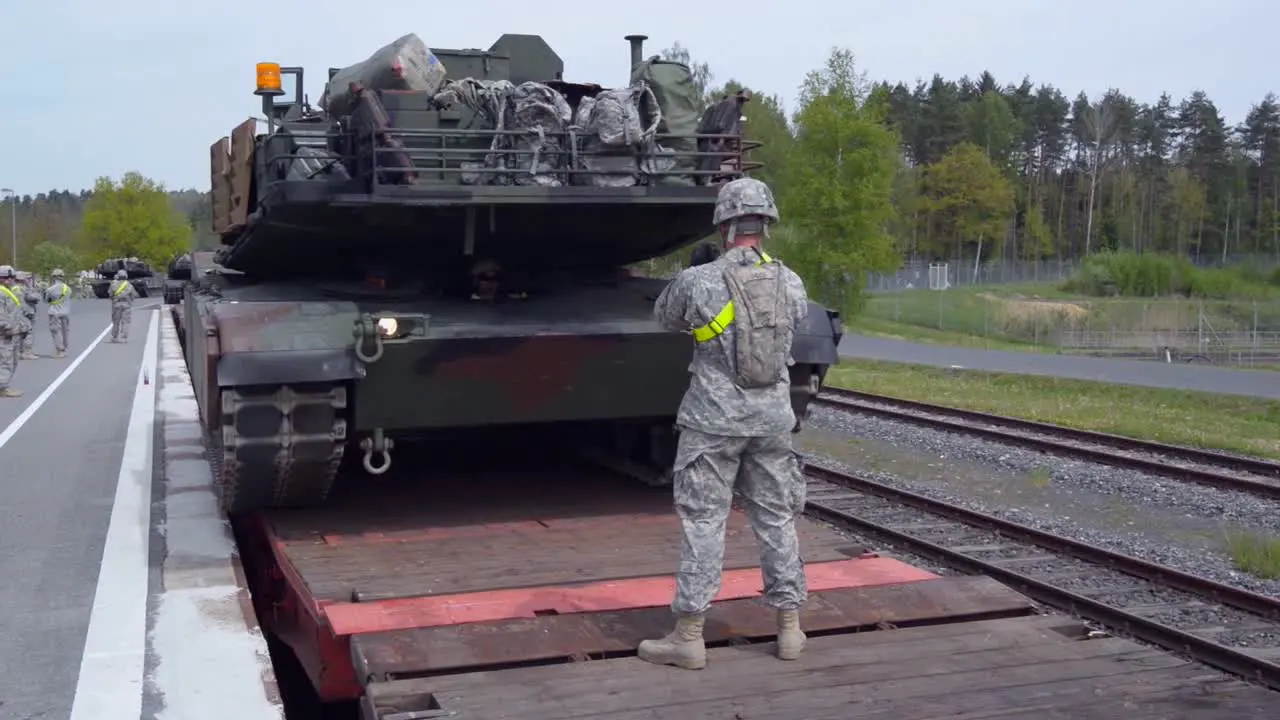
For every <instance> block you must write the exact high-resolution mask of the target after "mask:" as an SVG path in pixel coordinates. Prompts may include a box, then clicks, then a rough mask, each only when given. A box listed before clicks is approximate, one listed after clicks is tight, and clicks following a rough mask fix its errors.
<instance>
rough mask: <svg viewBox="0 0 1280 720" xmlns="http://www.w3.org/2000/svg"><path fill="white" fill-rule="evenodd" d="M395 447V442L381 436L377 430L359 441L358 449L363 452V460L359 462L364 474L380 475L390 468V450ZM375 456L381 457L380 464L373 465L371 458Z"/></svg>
mask: <svg viewBox="0 0 1280 720" xmlns="http://www.w3.org/2000/svg"><path fill="white" fill-rule="evenodd" d="M395 446H396V442H395V440H392V439H391V438H389V437H386V436H385V435H383V434H382V429H381V428H379V429H377V430H374V431H373V434H372V435H370V436H369V437H367V438H365V439H363V440H361V441H360V449H361V450H363V451H364V458H363V459H362V460H361V462H362V463H363V464H364V470H365V472H367V473H369V474H370V475H381V474H382V473H384V472H386V471H387V470H389V469H390V468H391V449H392V448H394V447H395ZM375 454H378V455H381V456H382V464H381V465H374V464H373V456H374V455H375Z"/></svg>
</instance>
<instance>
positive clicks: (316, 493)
mask: <svg viewBox="0 0 1280 720" xmlns="http://www.w3.org/2000/svg"><path fill="white" fill-rule="evenodd" d="M346 409H347V388H346V386H344V385H327V384H309V385H292V386H290V385H282V386H256V387H239V388H228V389H226V390H223V391H222V437H221V441H222V442H221V445H222V448H221V450H222V453H221V455H222V457H221V460H222V462H221V467H220V472H219V473H218V479H217V482H216V486H217V489H218V501H219V504H220V505H221V506H222V510H223V512H225V513H227V514H229V515H230V514H237V513H242V512H248V511H251V510H259V509H264V508H271V507H310V506H314V505H319V504H321V503H323V502H324V500H325V499H326V498H327V497H328V495H329V490H330V489H332V487H333V481H334V478H335V477H336V476H337V474H338V466H339V464H341V462H342V453H343V450H344V448H345V446H346V441H347V420H346Z"/></svg>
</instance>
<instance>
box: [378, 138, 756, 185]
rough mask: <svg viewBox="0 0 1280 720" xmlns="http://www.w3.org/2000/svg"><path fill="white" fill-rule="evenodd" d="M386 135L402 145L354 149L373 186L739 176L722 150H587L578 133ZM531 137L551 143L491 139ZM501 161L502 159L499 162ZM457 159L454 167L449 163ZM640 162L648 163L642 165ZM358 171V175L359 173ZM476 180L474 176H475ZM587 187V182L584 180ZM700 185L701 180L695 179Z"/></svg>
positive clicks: (736, 163) (731, 156)
mask: <svg viewBox="0 0 1280 720" xmlns="http://www.w3.org/2000/svg"><path fill="white" fill-rule="evenodd" d="M385 134H386V136H387V137H388V138H394V139H396V140H399V141H400V142H401V143H403V144H404V147H403V148H397V147H386V146H379V145H378V144H377V142H376V141H375V140H374V139H373V138H363V139H364V140H366V141H367V142H365V143H361V144H362V145H363V147H360V148H359V150H358V151H357V157H358V158H361V159H364V158H370V157H371V158H372V164H371V167H370V168H369V169H370V170H371V171H372V175H373V177H374V184H375V186H376V185H404V184H408V183H407V182H406V181H404V180H400V181H399V182H396V181H392V182H385V181H382V180H381V178H383V177H388V178H392V177H394V178H397V179H398V178H400V177H404V176H407V175H419V176H421V175H422V174H441V175H472V176H478V177H479V178H484V179H487V180H489V181H490V182H474V181H473V182H466V181H465V180H464V181H463V182H464V184H474V185H485V184H492V180H497V179H499V178H502V177H504V176H505V177H508V178H512V179H514V178H516V177H519V176H521V175H524V176H527V177H538V176H551V177H555V178H556V179H557V180H561V181H562V182H564V183H565V184H569V185H575V184H576V183H574V182H573V180H574V179H575V178H580V177H587V176H595V175H603V176H609V175H615V176H616V175H626V174H634V175H636V176H638V177H639V178H678V177H687V178H708V182H707V183H705V184H714V183H713V182H711V180H717V179H723V181H728V180H730V179H733V178H735V177H741V176H742V170H741V169H740V168H741V165H742V161H741V156H740V155H738V154H736V153H733V152H726V151H723V150H716V151H700V150H694V151H689V150H673V149H666V148H665V147H664V149H663V150H662V151H660V152H653V151H647V150H646V149H645V148H644V147H643V146H642V147H640V148H635V149H633V151H632V152H630V153H619V152H616V151H615V152H599V151H593V150H592V149H589V148H584V147H581V146H580V145H579V144H578V143H577V142H576V141H577V140H578V139H579V138H581V137H583V136H582V135H581V134H578V133H574V132H560V133H545V132H544V133H541V134H539V133H538V132H536V131H534V132H530V131H520V130H388V131H385ZM449 139H458V140H462V141H464V142H465V141H467V140H471V141H477V140H479V141H485V142H488V143H490V144H489V145H488V146H487V147H485V148H479V147H475V146H471V147H449V146H448V144H447V143H448V140H449ZM500 139H501V140H505V139H510V140H515V141H519V140H533V139H537V140H538V141H540V142H542V141H551V142H554V143H555V144H556V145H557V147H555V148H553V149H551V150H550V151H549V152H547V151H538V150H535V149H533V148H529V147H503V146H502V145H503V144H504V143H502V142H493V141H494V140H500ZM429 140H438V141H440V146H439V147H422V146H421V144H422V143H423V141H429ZM653 140H654V141H656V143H658V144H659V145H661V144H662V142H663V141H664V140H684V141H686V142H687V141H690V140H692V141H694V142H696V141H698V140H704V141H729V142H738V141H739V138H738V137H737V136H734V135H728V134H720V135H710V134H703V135H673V134H657V135H654V136H653ZM392 158H395V159H403V160H407V161H408V164H407V166H404V165H399V164H397V163H396V160H395V159H392ZM465 158H472V159H477V163H485V162H487V163H492V164H491V165H488V164H477V165H475V166H464V165H463V164H462V162H465V160H464V159H465ZM549 158H551V159H553V160H554V161H553V162H552V163H550V164H549V165H547V166H544V167H540V168H539V169H538V171H537V172H534V171H533V167H534V163H535V162H537V163H542V162H546V161H547V160H548V159H549ZM595 158H600V159H609V160H618V161H624V162H627V163H628V167H627V168H626V169H619V168H618V167H611V168H599V167H595V168H593V167H585V166H583V165H582V163H584V162H586V161H588V160H591V159H595ZM702 158H712V159H718V160H720V165H719V167H715V168H712V169H702V168H700V167H698V165H697V161H698V160H700V159H702ZM681 160H692V161H694V163H693V166H692V167H688V166H680V163H679V161H681ZM503 161H505V162H503ZM630 161H634V164H635V168H634V170H633V169H632V168H630V167H629V165H630ZM455 162H456V163H457V164H456V165H454V164H453V163H455ZM646 164H648V165H650V167H649V168H646V167H645V166H646ZM657 164H667V165H670V167H665V168H664V167H653V165H657ZM362 174H363V173H362ZM477 179H478V178H477ZM585 184H586V185H590V183H585ZM636 184H637V185H643V184H644V183H643V182H637V183H636ZM699 184H704V183H699Z"/></svg>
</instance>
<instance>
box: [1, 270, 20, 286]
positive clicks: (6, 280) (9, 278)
mask: <svg viewBox="0 0 1280 720" xmlns="http://www.w3.org/2000/svg"><path fill="white" fill-rule="evenodd" d="M17 275H18V274H17V273H16V272H14V271H13V266H12V265H0V285H12V284H13V281H14V279H15V278H16V277H17Z"/></svg>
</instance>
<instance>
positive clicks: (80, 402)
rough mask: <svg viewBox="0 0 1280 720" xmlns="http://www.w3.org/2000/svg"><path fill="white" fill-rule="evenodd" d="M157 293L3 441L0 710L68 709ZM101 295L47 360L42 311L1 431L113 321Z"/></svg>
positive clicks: (22, 716)
mask: <svg viewBox="0 0 1280 720" xmlns="http://www.w3.org/2000/svg"><path fill="white" fill-rule="evenodd" d="M158 302H159V301H158V300H151V299H147V300H139V301H136V302H135V305H134V311H133V323H132V329H131V330H130V338H129V339H130V342H129V344H127V345H115V344H112V343H109V342H103V343H101V344H99V345H98V346H96V347H95V348H93V349H92V350H91V351H90V352H89V354H88V355H87V356H86V357H85V359H84V361H83V362H82V363H81V364H80V365H79V366H78V367H76V369H75V370H74V371H72V372H71V373H70V374H69V375H68V376H67V377H66V379H65V380H64V382H63V383H62V384H61V385H60V386H59V387H57V388H56V389H55V390H54V391H53V392H52V393H51V394H50V395H49V396H48V398H47V399H46V401H45V402H44V403H43V404H42V405H41V406H40V407H38V408H37V409H36V410H35V411H34V412H33V413H32V414H30V416H29V417H28V418H27V419H26V421H25V423H24V424H22V425H21V427H19V428H18V429H17V430H16V432H14V433H13V434H12V435H11V436H10V437H9V438H8V442H7V443H5V444H4V446H3V447H0V481H2V482H0V488H2V491H3V493H4V494H3V500H2V501H0V578H4V582H3V583H2V584H0V638H2V639H3V642H2V643H0V717H3V718H6V719H9V718H12V719H13V720H34V719H36V718H39V719H40V720H45V719H46V718H47V719H49V720H53V719H54V718H58V719H61V718H66V717H68V716H69V715H70V713H71V704H72V698H73V695H74V693H75V690H76V682H77V676H78V673H79V670H80V662H81V655H82V653H83V648H84V642H85V633H86V630H87V628H88V624H89V614H90V610H91V608H92V606H93V601H94V591H95V586H96V583H97V579H98V568H99V563H100V561H101V559H102V548H103V541H104V538H105V536H106V531H107V523H108V520H109V518H110V515H111V508H112V503H113V499H114V496H115V492H116V485H117V480H118V478H119V472H120V466H121V457H122V453H123V447H124V441H125V436H126V434H127V430H128V421H129V413H130V409H131V406H132V403H133V395H134V391H135V387H134V385H135V383H136V382H137V375H138V367H139V363H140V361H141V356H142V352H143V345H144V344H145V341H146V334H147V329H148V327H149V323H150V320H151V316H152V312H151V311H150V309H149V308H151V307H154V306H155V305H157V304H158ZM109 322H110V314H109V307H108V303H107V301H104V300H96V299H95V300H82V301H79V302H78V303H77V304H76V305H75V306H74V307H73V308H72V320H71V347H70V348H69V350H68V353H67V358H65V359H62V360H54V359H52V358H50V357H48V356H49V355H50V354H51V353H52V350H53V348H52V340H51V338H50V337H49V333H48V325H47V324H46V321H45V316H44V312H43V308H42V312H41V313H40V315H39V316H38V317H37V328H36V330H37V336H36V352H37V354H41V355H44V356H45V357H42V358H41V359H38V360H23V361H20V362H19V365H18V370H17V372H16V374H15V376H14V380H13V382H12V387H15V388H18V389H20V390H22V391H24V393H25V394H24V396H23V397H22V398H16V399H0V432H4V430H5V429H6V428H8V427H10V424H11V423H12V422H13V421H14V419H15V418H18V417H19V416H20V415H21V414H22V413H23V411H24V410H25V409H27V408H28V407H30V406H31V405H32V403H34V402H36V400H37V398H38V397H39V395H40V394H41V392H42V391H44V390H45V389H46V388H47V387H49V385H50V383H52V382H54V381H55V379H56V378H57V377H58V375H59V374H61V373H62V372H63V371H64V370H65V369H66V368H67V367H68V366H69V365H70V364H71V363H72V362H73V361H74V360H75V359H76V357H78V356H79V355H80V354H81V352H83V351H84V349H85V348H86V347H88V346H89V345H90V343H92V341H93V340H94V339H95V338H96V337H97V336H98V334H99V333H100V332H101V331H102V330H103V329H104V328H106V327H107V326H108V324H109Z"/></svg>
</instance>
